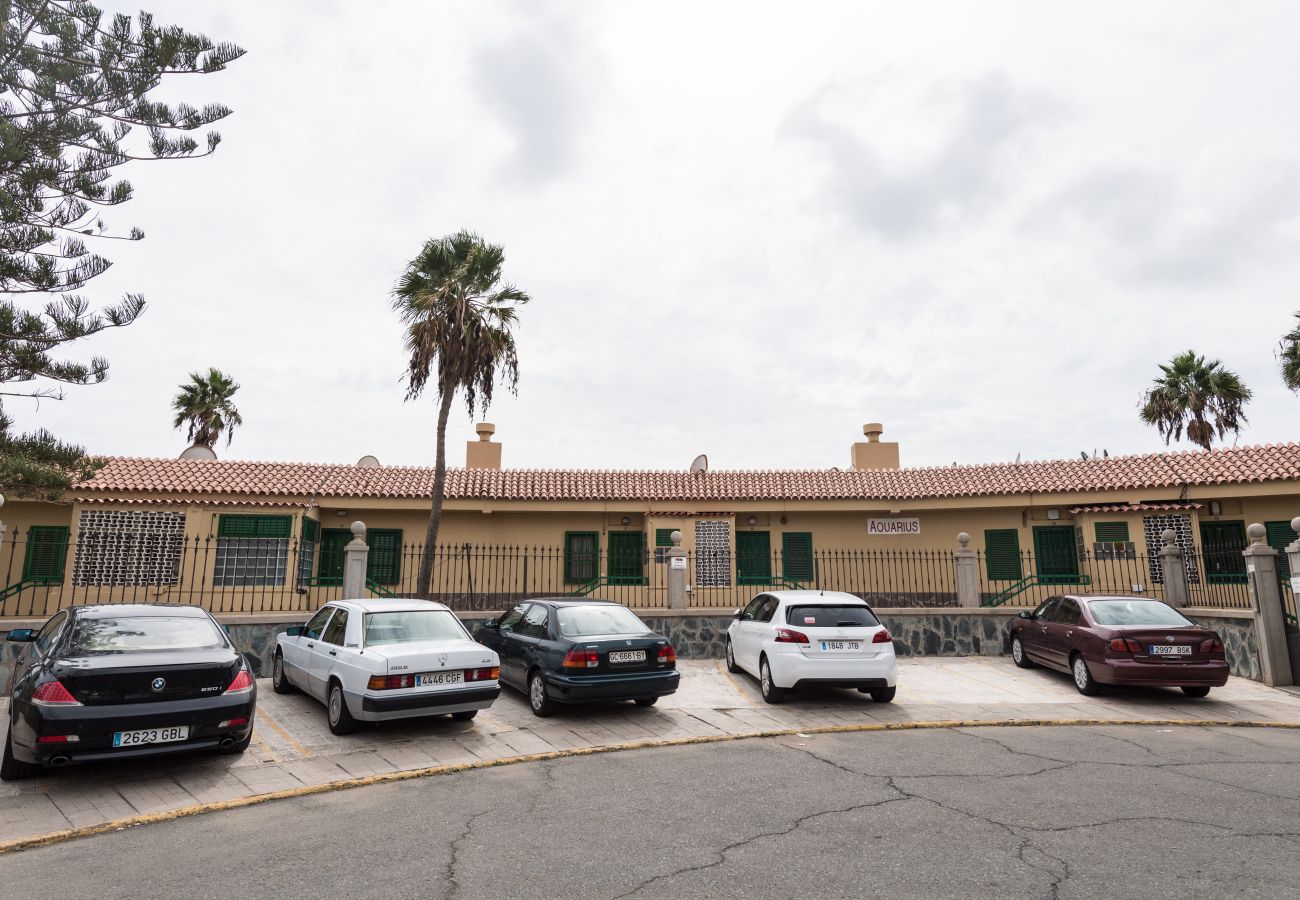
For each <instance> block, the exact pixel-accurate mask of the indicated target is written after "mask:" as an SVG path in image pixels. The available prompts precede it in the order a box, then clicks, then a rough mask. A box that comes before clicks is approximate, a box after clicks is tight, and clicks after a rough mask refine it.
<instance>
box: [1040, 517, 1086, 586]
mask: <svg viewBox="0 0 1300 900" xmlns="http://www.w3.org/2000/svg"><path fill="white" fill-rule="evenodd" d="M1034 556H1035V557H1037V560H1036V563H1037V574H1038V582H1039V584H1078V583H1079V554H1078V552H1077V551H1076V550H1075V543H1074V529H1073V528H1071V527H1070V526H1069V525H1044V526H1039V527H1037V528H1035V529H1034Z"/></svg>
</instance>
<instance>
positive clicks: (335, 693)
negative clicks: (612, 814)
mask: <svg viewBox="0 0 1300 900" xmlns="http://www.w3.org/2000/svg"><path fill="white" fill-rule="evenodd" d="M325 712H326V715H327V717H328V718H329V723H330V731H332V732H333V733H334V734H351V733H352V732H354V731H356V730H357V720H356V719H354V718H352V713H351V712H349V711H348V702H347V700H346V699H345V698H344V696H343V685H341V684H339V683H338V682H337V681H331V682H330V692H329V698H328V701H327V702H326V704H325Z"/></svg>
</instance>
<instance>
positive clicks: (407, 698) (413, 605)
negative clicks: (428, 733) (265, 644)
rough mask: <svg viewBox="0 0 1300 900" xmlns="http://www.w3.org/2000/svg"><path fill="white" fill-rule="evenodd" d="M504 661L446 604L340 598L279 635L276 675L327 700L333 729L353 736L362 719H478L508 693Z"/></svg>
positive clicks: (281, 682)
mask: <svg viewBox="0 0 1300 900" xmlns="http://www.w3.org/2000/svg"><path fill="white" fill-rule="evenodd" d="M500 666H501V663H500V660H499V659H498V658H497V655H496V653H494V652H493V651H492V650H489V649H488V648H487V647H484V646H483V645H482V644H479V643H475V641H474V640H473V638H471V637H470V636H469V632H468V631H466V630H465V626H464V625H462V624H461V623H460V619H458V618H456V614H455V613H453V612H452V611H451V610H450V609H448V608H447V607H446V606H444V605H442V604H441V603H433V602H430V601H428V600H336V601H334V602H332V603H327V604H325V605H324V606H322V607H321V608H320V610H319V611H318V612H317V613H316V614H315V615H314V616H312V617H311V619H310V620H309V621H308V622H307V624H306V625H295V626H293V627H292V628H290V629H289V630H288V631H286V632H284V633H282V634H278V635H276V638H275V658H274V660H273V661H272V670H271V680H272V684H273V686H274V687H275V692H276V693H277V694H288V693H292V692H293V691H294V690H301V691H304V692H306V693H307V694H310V695H311V696H312V697H315V698H316V699H317V700H319V701H321V702H322V703H324V704H325V709H326V712H327V714H328V719H329V725H330V731H332V732H334V733H335V734H347V733H348V732H350V731H353V730H355V729H356V727H357V722H383V721H387V720H389V719H409V718H413V717H415V716H437V715H444V714H448V713H449V714H451V716H452V718H454V719H459V720H461V721H467V720H469V719H472V718H474V716H475V714H476V713H477V712H478V711H479V710H480V709H487V708H488V707H489V706H491V705H492V701H494V700H496V698H497V696H498V695H499V694H500V693H501V687H500V686H499V685H498V684H497V677H498V676H499V675H500V674H501V668H500Z"/></svg>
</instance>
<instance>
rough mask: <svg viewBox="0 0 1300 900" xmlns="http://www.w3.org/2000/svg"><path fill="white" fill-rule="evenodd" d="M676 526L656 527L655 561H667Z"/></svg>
mask: <svg viewBox="0 0 1300 900" xmlns="http://www.w3.org/2000/svg"><path fill="white" fill-rule="evenodd" d="M676 530H677V529H676V528H656V529H655V562H657V563H661V562H667V561H668V551H669V550H671V549H672V546H673V532H674V531H676Z"/></svg>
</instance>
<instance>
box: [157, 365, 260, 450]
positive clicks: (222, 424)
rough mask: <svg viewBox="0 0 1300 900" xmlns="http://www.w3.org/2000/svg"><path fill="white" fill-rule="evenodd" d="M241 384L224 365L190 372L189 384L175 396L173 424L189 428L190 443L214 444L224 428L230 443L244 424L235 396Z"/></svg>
mask: <svg viewBox="0 0 1300 900" xmlns="http://www.w3.org/2000/svg"><path fill="white" fill-rule="evenodd" d="M238 390H239V385H238V384H236V383H235V380H234V379H233V378H231V377H230V376H229V375H226V374H225V373H223V372H222V371H221V370H220V369H208V374H206V375H200V374H199V373H198V372H191V373H190V380H189V383H188V384H182V385H181V386H180V392H179V393H178V394H177V395H176V398H175V399H174V400H172V409H173V410H175V412H176V418H175V419H173V420H172V427H173V428H184V427H186V426H188V428H189V440H190V443H193V444H199V445H201V446H203V447H208V448H211V447H212V445H213V444H215V443H217V442H218V441H220V440H221V435H222V433H223V432H224V433H225V435H226V446H227V447H229V446H230V441H231V439H232V438H234V436H235V427H236V426H237V425H243V424H244V417H243V416H241V415H240V414H239V410H238V409H236V408H235V404H234V402H233V398H234V396H235V392H236V391H238Z"/></svg>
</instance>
